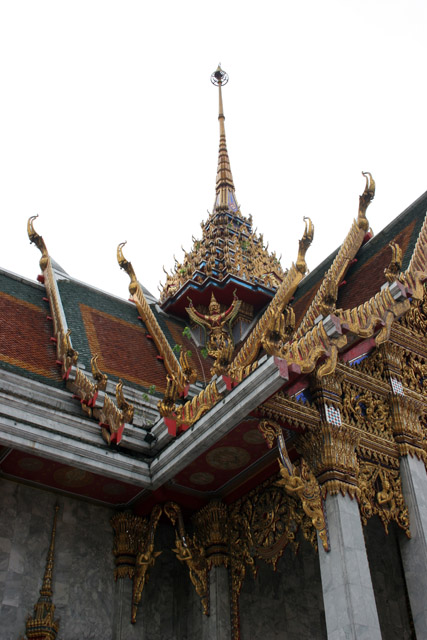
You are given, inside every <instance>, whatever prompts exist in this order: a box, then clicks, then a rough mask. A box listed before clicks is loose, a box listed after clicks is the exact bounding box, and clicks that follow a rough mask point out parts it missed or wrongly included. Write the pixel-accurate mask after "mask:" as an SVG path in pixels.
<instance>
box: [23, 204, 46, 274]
mask: <svg viewBox="0 0 427 640" xmlns="http://www.w3.org/2000/svg"><path fill="white" fill-rule="evenodd" d="M38 217H39V214H37V215H36V216H31V218H28V222H27V233H28V237H29V239H30V242H31V243H34V244H35V245H36V247H37V248H38V249H39V250H40V251H41V254H42V257H41V258H40V262H39V264H40V269H41V270H42V271H44V270H45V269H46V267H47V264H48V262H49V253H48V250H47V247H46V245H45V242H44V240H43V238H42V236H40V235H39V234H38V233H37V231H36V230H35V229H34V224H33V222H34V220H35V219H36V218H38Z"/></svg>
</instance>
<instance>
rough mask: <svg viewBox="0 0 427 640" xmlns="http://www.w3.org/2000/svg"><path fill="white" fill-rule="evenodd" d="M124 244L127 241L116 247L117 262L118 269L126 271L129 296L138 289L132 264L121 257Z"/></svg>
mask: <svg viewBox="0 0 427 640" xmlns="http://www.w3.org/2000/svg"><path fill="white" fill-rule="evenodd" d="M125 244H127V241H126V242H121V243H120V244H119V246H118V247H117V262H118V263H119V266H120V269H123V270H124V271H126V273H127V274H128V276H129V278H130V284H129V292H130V293H131V295H133V294H134V293H135V292H136V290H137V288H138V280H137V278H136V275H135V271H134V269H133V267H132V263H131V262H129V261H128V260H126V258H125V257H124V255H123V247H124V246H125Z"/></svg>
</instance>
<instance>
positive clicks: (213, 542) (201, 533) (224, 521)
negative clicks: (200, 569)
mask: <svg viewBox="0 0 427 640" xmlns="http://www.w3.org/2000/svg"><path fill="white" fill-rule="evenodd" d="M194 527H195V531H196V536H197V540H198V541H199V543H200V545H201V546H202V547H203V548H204V550H205V553H206V562H207V566H208V569H209V570H210V569H211V568H212V566H215V567H218V566H220V565H221V564H223V565H225V566H228V511H227V507H226V505H225V504H223V503H222V502H221V500H212V501H211V502H209V504H207V505H206V506H205V507H203V509H200V511H198V512H197V513H196V514H195V516H194Z"/></svg>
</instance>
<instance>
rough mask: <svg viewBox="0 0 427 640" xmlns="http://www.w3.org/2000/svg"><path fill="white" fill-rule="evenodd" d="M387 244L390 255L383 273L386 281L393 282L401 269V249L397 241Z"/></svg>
mask: <svg viewBox="0 0 427 640" xmlns="http://www.w3.org/2000/svg"><path fill="white" fill-rule="evenodd" d="M388 246H389V247H390V249H391V252H392V257H391V262H390V264H389V265H388V267H386V268H385V269H384V275H385V277H386V280H387V281H388V282H394V281H395V280H396V279H397V278H398V276H399V273H400V271H401V270H402V249H401V248H400V246H399V245H398V244H397V242H393V241H392V242H390V243H389V245H388Z"/></svg>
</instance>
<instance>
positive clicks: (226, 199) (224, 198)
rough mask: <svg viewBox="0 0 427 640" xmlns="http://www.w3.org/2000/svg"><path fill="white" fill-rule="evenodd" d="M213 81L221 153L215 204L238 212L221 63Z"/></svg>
mask: <svg viewBox="0 0 427 640" xmlns="http://www.w3.org/2000/svg"><path fill="white" fill-rule="evenodd" d="M211 82H212V84H214V85H215V86H217V87H218V89H219V113H218V120H219V154H218V170H217V174H216V199H215V205H214V211H215V210H225V209H230V210H231V211H233V212H237V211H238V209H239V207H238V206H237V202H236V196H235V190H234V182H233V176H232V174H231V169H230V160H229V157H228V151H227V143H226V139H225V126H224V121H225V116H224V108H223V104H222V92H221V87H223V86H224V85H225V84H227V82H228V74H227V73H226V72H225V71H223V70H222V69H221V63H220V64H219V65H218V67H217V69H216V70H215V71H214V72H213V73H212V75H211Z"/></svg>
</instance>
